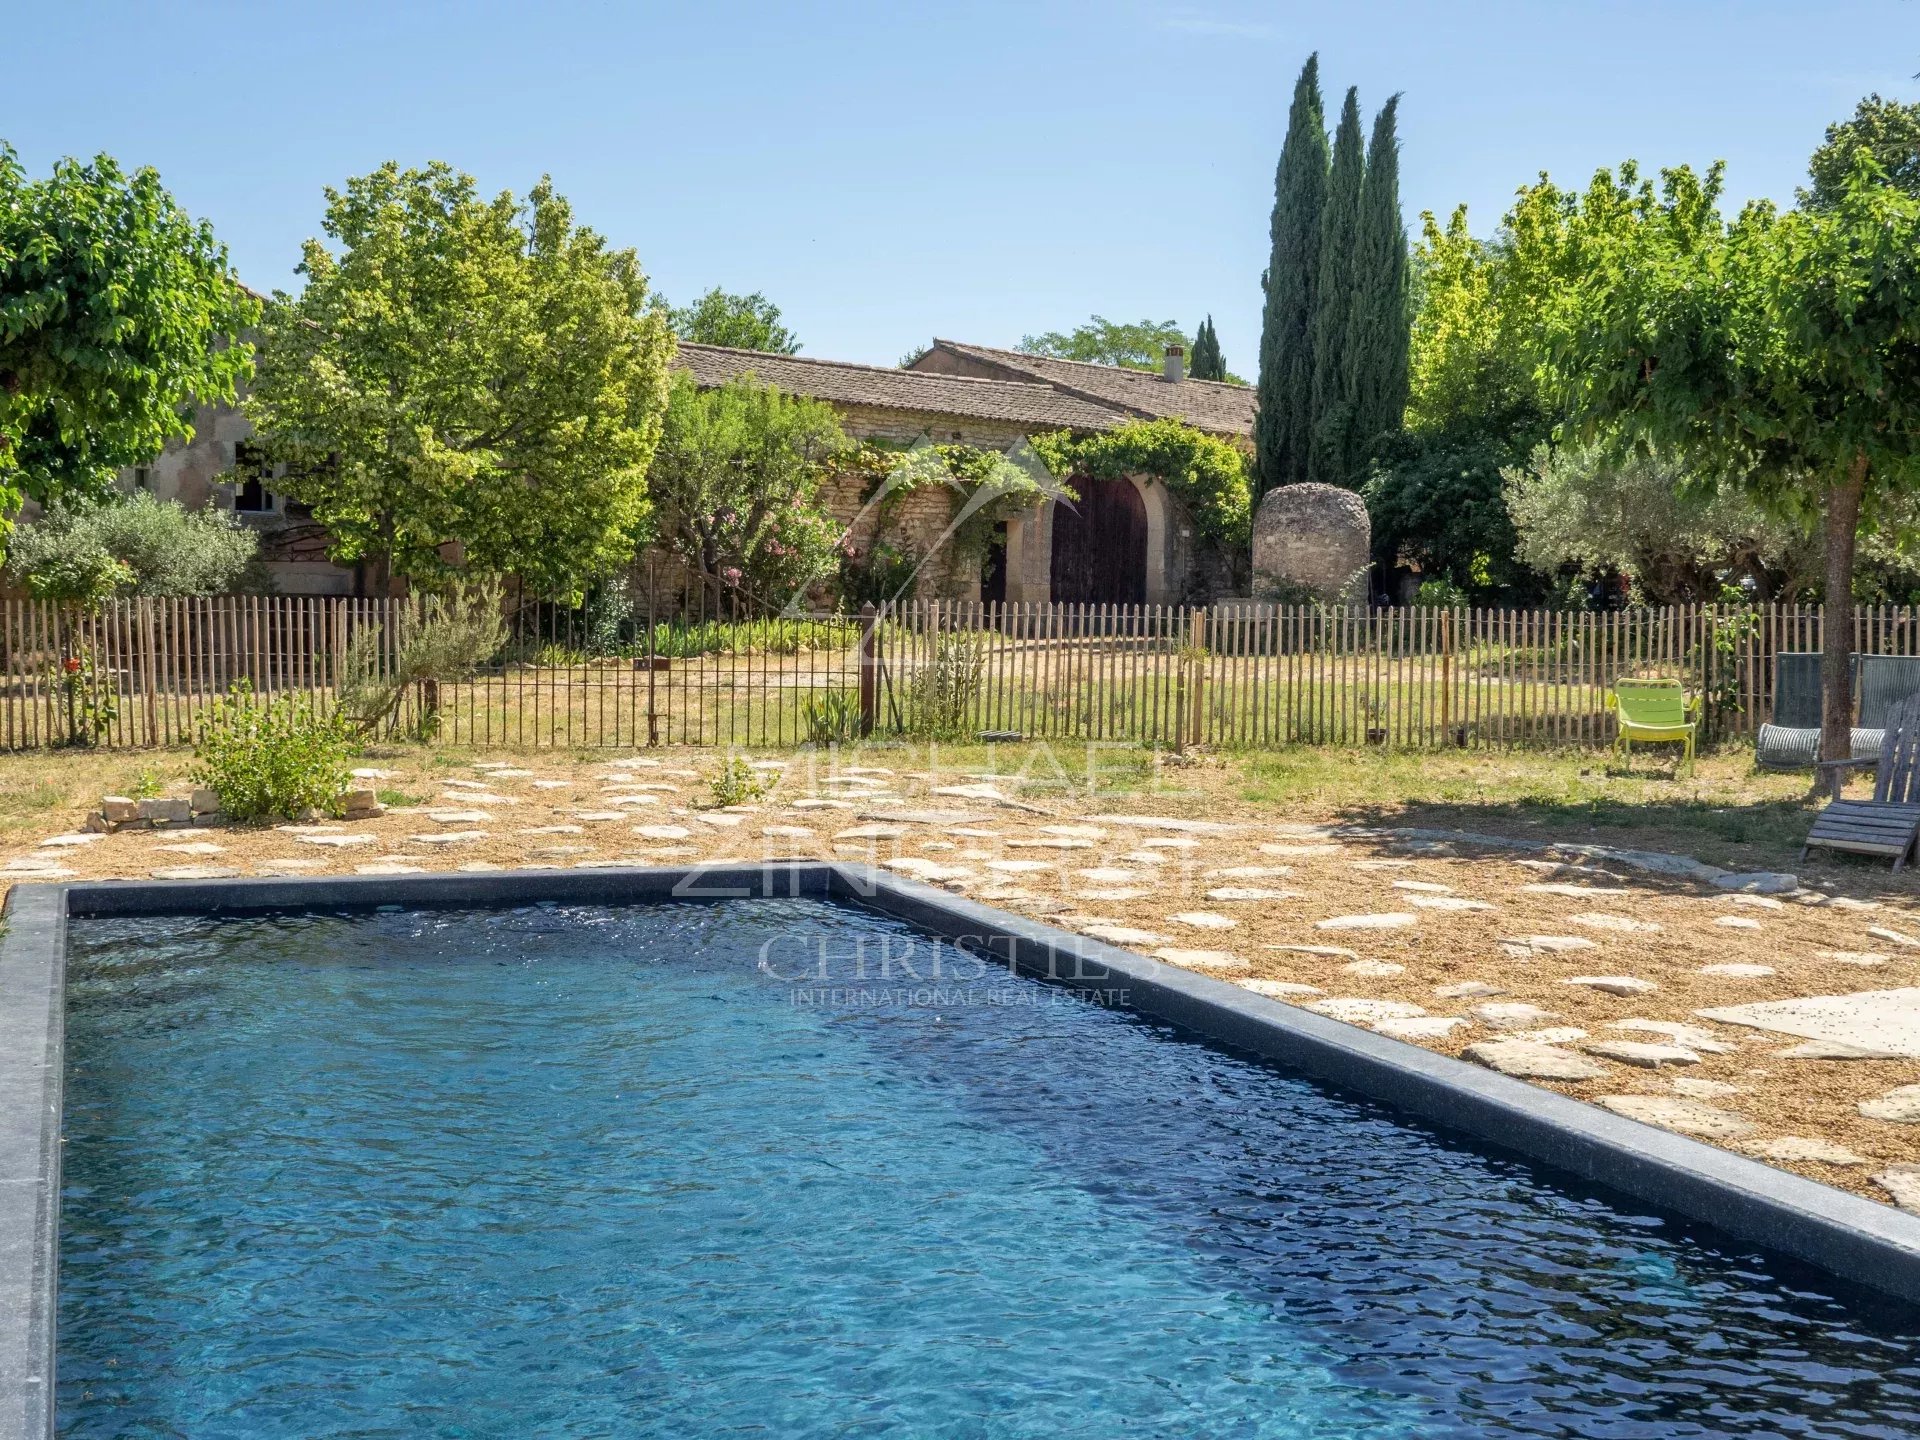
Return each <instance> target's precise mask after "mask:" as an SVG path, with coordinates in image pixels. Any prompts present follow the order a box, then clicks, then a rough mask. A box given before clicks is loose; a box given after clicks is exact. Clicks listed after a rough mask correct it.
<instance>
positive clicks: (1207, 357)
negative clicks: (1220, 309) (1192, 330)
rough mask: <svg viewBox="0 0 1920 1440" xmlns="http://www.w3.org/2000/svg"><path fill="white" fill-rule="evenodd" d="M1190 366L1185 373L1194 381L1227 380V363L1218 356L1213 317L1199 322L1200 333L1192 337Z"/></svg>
mask: <svg viewBox="0 0 1920 1440" xmlns="http://www.w3.org/2000/svg"><path fill="white" fill-rule="evenodd" d="M1190 358H1191V360H1192V362H1193V363H1192V364H1191V365H1189V366H1188V367H1187V373H1188V374H1190V375H1191V376H1193V378H1194V379H1196V380H1224V379H1226V378H1227V362H1226V359H1225V357H1223V356H1222V355H1221V354H1220V337H1219V335H1218V334H1216V333H1215V332H1214V328H1213V316H1211V315H1209V316H1207V318H1206V319H1205V320H1204V321H1202V322H1201V325H1200V332H1199V333H1198V334H1197V335H1195V336H1194V337H1193V354H1192V356H1191V357H1190Z"/></svg>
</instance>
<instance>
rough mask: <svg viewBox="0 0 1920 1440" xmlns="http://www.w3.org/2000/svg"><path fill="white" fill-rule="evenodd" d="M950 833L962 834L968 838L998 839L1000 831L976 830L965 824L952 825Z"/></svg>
mask: <svg viewBox="0 0 1920 1440" xmlns="http://www.w3.org/2000/svg"><path fill="white" fill-rule="evenodd" d="M950 833H951V834H954V835H964V836H966V837H967V838H968V839H969V840H998V839H999V838H1000V832H999V831H998V830H976V829H972V828H970V827H969V826H965V825H956V826H954V827H953V829H952V831H951V832H950Z"/></svg>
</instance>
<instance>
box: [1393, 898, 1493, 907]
mask: <svg viewBox="0 0 1920 1440" xmlns="http://www.w3.org/2000/svg"><path fill="white" fill-rule="evenodd" d="M1407 903H1408V904H1409V905H1411V906H1413V907H1414V909H1416V910H1491V909H1493V906H1492V905H1491V904H1490V903H1488V902H1487V901H1485V900H1469V899H1467V898H1466V897H1465V896H1463V895H1412V896H1409V897H1408V899H1407Z"/></svg>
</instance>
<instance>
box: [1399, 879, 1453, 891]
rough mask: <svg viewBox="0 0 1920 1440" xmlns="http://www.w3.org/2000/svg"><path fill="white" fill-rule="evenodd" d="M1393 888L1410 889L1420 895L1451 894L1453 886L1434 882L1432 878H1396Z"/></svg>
mask: <svg viewBox="0 0 1920 1440" xmlns="http://www.w3.org/2000/svg"><path fill="white" fill-rule="evenodd" d="M1393 888H1394V889H1395V890H1412V891H1414V892H1416V893H1418V894H1421V895H1451V894H1453V886H1451V885H1440V884H1436V883H1435V882H1434V881H1432V880H1396V881H1394V882H1393Z"/></svg>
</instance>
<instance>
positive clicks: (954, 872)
mask: <svg viewBox="0 0 1920 1440" xmlns="http://www.w3.org/2000/svg"><path fill="white" fill-rule="evenodd" d="M884 863H885V865H886V867H887V869H889V870H898V871H899V872H900V873H901V874H902V875H911V876H913V877H914V878H915V879H917V880H928V881H935V882H943V883H951V882H953V881H956V880H971V879H973V878H975V877H974V872H973V871H972V870H970V869H968V868H967V867H966V866H964V865H947V864H944V863H942V862H941V861H939V860H923V859H921V858H920V857H918V856H914V855H903V856H901V857H900V858H899V859H897V860H888V861H885V862H884Z"/></svg>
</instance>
